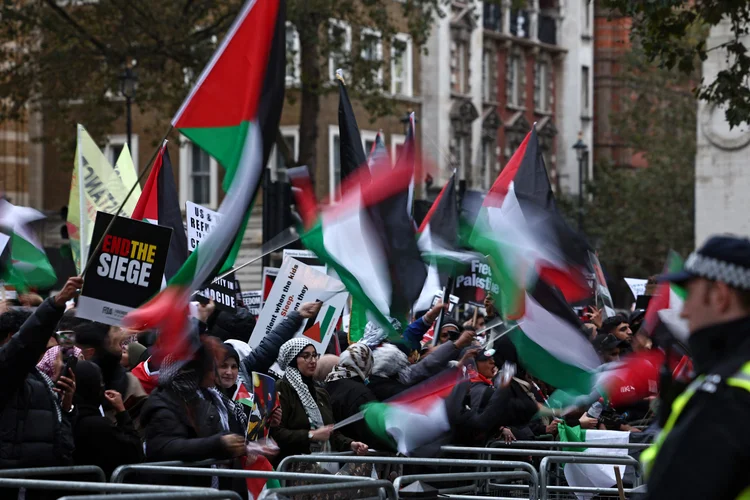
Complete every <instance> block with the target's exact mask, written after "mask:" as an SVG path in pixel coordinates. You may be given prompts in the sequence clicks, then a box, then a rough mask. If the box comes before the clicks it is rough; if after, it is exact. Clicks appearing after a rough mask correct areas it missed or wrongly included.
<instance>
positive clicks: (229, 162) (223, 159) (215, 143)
mask: <svg viewBox="0 0 750 500" xmlns="http://www.w3.org/2000/svg"><path fill="white" fill-rule="evenodd" d="M249 127H250V122H248V121H243V122H241V123H240V124H239V125H234V126H230V127H206V128H202V127H201V128H181V129H179V130H180V133H181V134H182V135H184V136H185V137H187V138H188V139H190V140H191V141H192V142H194V143H195V144H197V145H198V146H200V148H201V149H203V150H204V151H205V152H206V153H208V154H209V155H211V156H213V157H214V158H215V159H216V161H218V162H219V163H220V164H221V166H222V167H224V169H225V170H226V172H225V174H224V182H223V183H222V189H223V190H224V192H227V191H228V190H229V186H230V185H231V184H232V180H233V179H234V174H235V172H236V170H237V165H238V164H239V162H240V157H241V156H242V144H243V143H244V142H245V138H246V137H247V129H248V128H249Z"/></svg>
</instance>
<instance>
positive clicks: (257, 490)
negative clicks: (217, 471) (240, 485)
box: [241, 455, 281, 500]
mask: <svg viewBox="0 0 750 500" xmlns="http://www.w3.org/2000/svg"><path fill="white" fill-rule="evenodd" d="M250 460H251V459H250V458H248V457H242V458H241V461H242V465H243V467H242V468H243V469H244V470H250V471H263V472H270V471H272V470H274V468H273V466H272V465H271V462H269V461H268V459H267V458H266V457H264V456H263V455H258V456H257V457H255V460H253V461H252V462H251V461H250ZM245 483H246V484H247V498H248V500H256V499H258V498H260V497H261V495H262V494H263V492H264V491H266V490H267V489H272V488H280V487H281V483H279V480H278V479H266V478H263V477H248V478H247V479H245Z"/></svg>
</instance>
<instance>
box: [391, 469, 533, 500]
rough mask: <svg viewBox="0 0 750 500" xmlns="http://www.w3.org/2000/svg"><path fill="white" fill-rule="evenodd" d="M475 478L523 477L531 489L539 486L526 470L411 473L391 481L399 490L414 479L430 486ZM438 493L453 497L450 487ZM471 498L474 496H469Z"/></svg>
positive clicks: (440, 489) (441, 489) (439, 490)
mask: <svg viewBox="0 0 750 500" xmlns="http://www.w3.org/2000/svg"><path fill="white" fill-rule="evenodd" d="M476 479H525V480H527V481H528V483H529V486H530V487H531V488H532V491H537V488H538V486H539V485H538V484H536V483H535V481H536V478H535V477H534V476H532V475H531V474H529V472H528V471H491V472H453V473H450V474H411V475H407V476H399V477H397V478H396V480H395V481H394V482H393V487H394V488H396V492H399V491H401V487H402V485H403V484H404V483H406V484H409V483H413V482H415V481H424V482H426V483H428V484H430V485H431V486H432V483H438V482H450V481H467V480H476ZM477 489H478V488H477ZM438 493H439V494H440V495H450V496H451V497H452V498H453V495H452V494H451V491H450V489H443V488H439V489H438ZM471 498H476V496H471ZM495 498H496V497H495Z"/></svg>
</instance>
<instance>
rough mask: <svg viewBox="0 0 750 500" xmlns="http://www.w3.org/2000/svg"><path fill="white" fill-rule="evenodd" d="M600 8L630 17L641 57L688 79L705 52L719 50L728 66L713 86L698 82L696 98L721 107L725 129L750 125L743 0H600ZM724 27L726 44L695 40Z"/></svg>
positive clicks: (747, 8) (749, 5) (747, 22)
mask: <svg viewBox="0 0 750 500" xmlns="http://www.w3.org/2000/svg"><path fill="white" fill-rule="evenodd" d="M601 3H602V5H603V6H604V7H605V8H610V9H614V10H615V11H617V12H619V13H620V14H622V15H624V16H628V17H632V18H633V35H634V36H635V37H637V38H638V39H639V40H640V43H641V44H642V46H643V52H644V55H645V56H646V57H647V58H648V59H649V60H651V61H653V62H658V63H659V65H660V66H661V67H662V68H665V69H675V68H676V69H679V70H680V71H682V72H683V73H684V74H693V73H694V72H695V70H696V69H700V68H699V65H700V61H703V60H705V59H706V57H707V54H708V52H709V51H710V50H723V51H725V53H726V55H727V66H726V68H725V69H723V70H721V71H720V72H719V73H718V75H717V77H716V78H715V79H714V80H713V81H705V80H703V81H701V83H700V85H697V86H696V87H695V94H696V95H697V96H698V97H699V98H701V99H705V100H707V101H709V102H712V103H715V104H717V105H721V106H722V108H723V109H724V110H725V113H726V118H727V121H728V122H729V124H730V126H736V125H739V124H741V123H743V122H750V88H748V85H747V75H748V73H750V54H748V52H747V47H745V45H744V44H743V43H742V40H743V37H744V38H746V37H747V35H748V27H750V2H749V1H747V0H738V1H729V0H690V1H687V0H636V1H634V0H602V2H601ZM721 22H727V23H728V26H729V32H730V36H729V39H728V40H727V41H725V42H723V43H721V44H720V45H718V46H717V47H708V46H707V45H706V38H705V37H703V36H695V35H696V33H698V32H705V31H706V28H711V27H714V26H717V25H718V24H719V23H721Z"/></svg>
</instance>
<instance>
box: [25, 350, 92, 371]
mask: <svg viewBox="0 0 750 500" xmlns="http://www.w3.org/2000/svg"><path fill="white" fill-rule="evenodd" d="M61 349H62V347H60V346H59V345H56V346H53V347H50V348H49V349H47V352H45V353H44V356H42V360H41V361H40V362H39V363H37V365H36V367H37V368H38V369H39V371H40V372H42V373H44V374H45V375H47V376H48V377H49V378H53V377H54V376H55V361H57V357H58V356H59V355H60V350H61ZM72 354H73V356H75V357H76V358H78V359H80V358H81V354H83V351H81V350H80V349H79V348H77V347H73V352H72ZM66 376H67V374H66Z"/></svg>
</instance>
